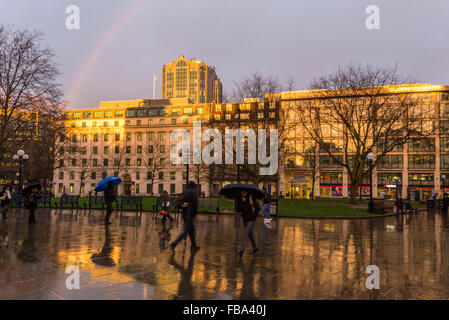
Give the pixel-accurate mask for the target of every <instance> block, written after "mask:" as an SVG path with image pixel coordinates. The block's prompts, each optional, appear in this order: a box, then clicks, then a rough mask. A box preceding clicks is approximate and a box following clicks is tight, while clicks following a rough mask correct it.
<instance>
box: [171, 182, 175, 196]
mask: <svg viewBox="0 0 449 320" xmlns="http://www.w3.org/2000/svg"><path fill="white" fill-rule="evenodd" d="M170 193H171V194H174V193H176V184H174V183H171V184H170Z"/></svg>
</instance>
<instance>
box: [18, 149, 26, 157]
mask: <svg viewBox="0 0 449 320" xmlns="http://www.w3.org/2000/svg"><path fill="white" fill-rule="evenodd" d="M17 154H18V155H19V156H23V155H24V154H25V151H23V150H22V149H20V150H19V151H17Z"/></svg>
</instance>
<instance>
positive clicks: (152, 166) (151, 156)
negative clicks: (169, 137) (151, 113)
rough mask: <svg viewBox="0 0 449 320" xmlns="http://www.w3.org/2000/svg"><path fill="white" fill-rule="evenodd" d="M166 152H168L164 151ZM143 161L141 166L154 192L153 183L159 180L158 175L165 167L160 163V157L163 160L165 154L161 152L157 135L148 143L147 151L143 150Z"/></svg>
mask: <svg viewBox="0 0 449 320" xmlns="http://www.w3.org/2000/svg"><path fill="white" fill-rule="evenodd" d="M165 151H166V152H167V151H168V150H165ZM143 154H144V159H143V161H142V163H143V165H144V166H145V167H146V169H147V172H149V174H150V177H149V180H150V181H151V185H152V186H153V192H154V182H155V181H157V179H159V176H158V173H159V172H160V171H161V170H162V168H163V167H164V166H165V165H162V164H161V162H160V159H161V157H162V158H163V157H164V155H165V152H161V141H160V140H159V136H158V135H157V134H155V135H154V139H153V140H151V141H150V143H149V144H148V146H147V149H145V150H143Z"/></svg>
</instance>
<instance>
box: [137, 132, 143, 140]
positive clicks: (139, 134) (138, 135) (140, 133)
mask: <svg viewBox="0 0 449 320" xmlns="http://www.w3.org/2000/svg"><path fill="white" fill-rule="evenodd" d="M136 140H137V141H142V132H137V133H136Z"/></svg>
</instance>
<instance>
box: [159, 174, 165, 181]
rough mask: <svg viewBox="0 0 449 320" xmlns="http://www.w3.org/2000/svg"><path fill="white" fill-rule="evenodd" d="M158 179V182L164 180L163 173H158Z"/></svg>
mask: <svg viewBox="0 0 449 320" xmlns="http://www.w3.org/2000/svg"><path fill="white" fill-rule="evenodd" d="M159 179H160V180H164V173H163V172H159Z"/></svg>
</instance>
